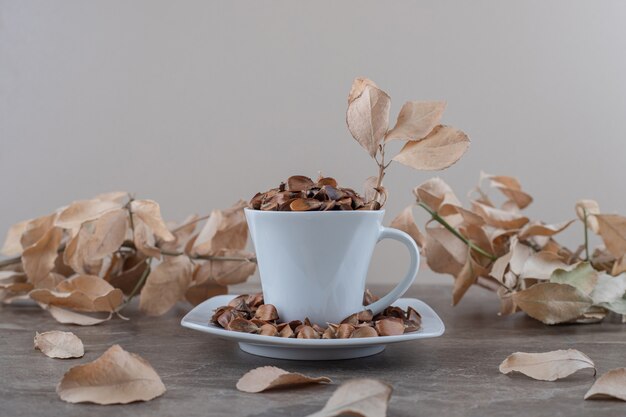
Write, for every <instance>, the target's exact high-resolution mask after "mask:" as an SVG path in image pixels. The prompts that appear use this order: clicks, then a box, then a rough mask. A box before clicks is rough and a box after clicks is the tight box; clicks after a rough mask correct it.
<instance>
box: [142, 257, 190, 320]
mask: <svg viewBox="0 0 626 417" xmlns="http://www.w3.org/2000/svg"><path fill="white" fill-rule="evenodd" d="M192 273H193V264H192V263H191V261H190V260H189V258H188V257H187V256H185V255H181V256H166V257H165V258H164V260H163V262H161V263H160V264H159V265H157V266H156V267H155V268H154V269H153V270H152V271H151V272H150V275H148V278H147V279H146V284H145V285H144V287H143V289H142V290H141V295H140V297H139V309H140V310H141V311H143V312H144V313H146V314H148V315H150V316H160V315H162V314H165V313H166V312H167V311H168V310H169V309H171V308H172V307H173V306H174V305H175V304H176V302H177V301H179V300H181V299H183V298H184V296H185V293H186V292H187V289H188V288H189V285H190V283H191V277H192Z"/></svg>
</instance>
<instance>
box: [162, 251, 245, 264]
mask: <svg viewBox="0 0 626 417" xmlns="http://www.w3.org/2000/svg"><path fill="white" fill-rule="evenodd" d="M161 254H162V255H166V256H181V255H187V254H186V253H184V252H170V251H165V250H161ZM187 256H188V257H189V258H190V259H201V260H204V261H248V262H256V258H255V257H251V258H246V257H245V256H216V255H187Z"/></svg>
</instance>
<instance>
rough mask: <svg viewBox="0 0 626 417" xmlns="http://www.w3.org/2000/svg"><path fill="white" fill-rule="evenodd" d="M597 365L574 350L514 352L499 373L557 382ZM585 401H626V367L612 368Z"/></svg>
mask: <svg viewBox="0 0 626 417" xmlns="http://www.w3.org/2000/svg"><path fill="white" fill-rule="evenodd" d="M588 368H590V369H593V375H594V376H595V375H596V366H595V364H594V363H593V361H592V360H591V358H589V356H587V355H585V354H584V353H582V352H580V351H578V350H575V349H568V350H555V351H552V352H541V353H526V352H516V353H513V354H512V355H509V356H508V357H507V358H506V359H505V360H504V361H503V362H502V363H501V364H500V372H502V373H503V374H509V373H511V372H520V373H523V374H524V375H526V376H528V377H530V378H533V379H538V380H541V381H556V380H558V379H561V378H565V377H567V376H569V375H572V374H573V373H575V372H577V371H579V370H581V369H588ZM584 398H585V400H602V399H606V398H613V399H618V400H622V401H626V368H617V369H612V370H610V371H608V372H607V373H605V374H604V375H602V376H601V377H600V378H598V379H597V380H596V381H595V382H594V384H593V385H592V386H591V388H590V389H589V391H587V393H586V394H585V397H584Z"/></svg>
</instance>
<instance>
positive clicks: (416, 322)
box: [211, 291, 422, 339]
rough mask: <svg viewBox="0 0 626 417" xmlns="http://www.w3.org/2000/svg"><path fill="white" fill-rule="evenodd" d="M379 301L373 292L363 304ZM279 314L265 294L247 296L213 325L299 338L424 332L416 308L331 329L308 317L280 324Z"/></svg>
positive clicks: (355, 318)
mask: <svg viewBox="0 0 626 417" xmlns="http://www.w3.org/2000/svg"><path fill="white" fill-rule="evenodd" d="M375 300H376V297H374V296H372V295H371V293H370V292H369V291H366V292H365V296H364V297H363V302H364V304H365V305H368V304H370V303H372V302H373V301H375ZM279 318H280V317H279V315H278V311H277V310H276V307H275V306H273V305H272V304H264V302H263V294H262V293H257V294H250V295H248V294H243V295H240V296H237V297H235V298H233V299H232V300H231V301H230V302H229V303H228V305H226V306H222V307H219V308H217V309H216V310H215V312H214V314H213V316H212V317H211V322H212V323H214V324H216V325H218V326H220V327H222V328H224V329H226V330H231V331H235V332H243V333H252V334H259V335H262V336H275V337H286V338H298V339H348V338H361V337H377V336H396V335H401V334H404V333H409V332H415V331H417V330H419V329H420V327H421V324H422V317H421V316H420V314H419V313H418V312H417V311H415V309H413V308H412V307H410V306H409V307H408V308H407V310H406V311H405V310H402V309H401V308H400V307H387V308H386V309H385V310H384V311H383V312H382V313H379V314H377V315H373V314H372V311H371V310H364V311H361V312H359V313H354V314H351V315H350V316H348V317H346V318H345V319H344V320H342V321H341V323H338V324H335V323H328V326H327V327H322V326H319V325H317V324H311V322H310V321H309V319H308V318H305V319H304V322H303V321H300V320H294V321H290V322H282V323H281V322H280V320H279Z"/></svg>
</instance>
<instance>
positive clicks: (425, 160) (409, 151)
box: [393, 125, 470, 171]
mask: <svg viewBox="0 0 626 417" xmlns="http://www.w3.org/2000/svg"><path fill="white" fill-rule="evenodd" d="M469 143H470V140H469V138H468V137H467V135H466V134H465V133H463V132H462V131H460V130H458V129H456V128H453V127H450V126H444V125H439V126H437V127H435V128H434V129H433V130H432V132H430V133H429V134H428V136H426V137H425V138H424V139H422V140H420V141H416V142H407V143H406V144H405V145H404V147H403V148H402V149H401V150H400V152H399V153H398V154H397V155H396V156H394V157H393V160H394V161H397V162H399V163H401V164H403V165H406V166H409V167H411V168H413V169H417V170H423V171H436V170H441V169H445V168H448V167H449V166H450V165H452V164H454V163H455V162H456V161H458V160H459V159H461V157H462V156H463V154H464V153H465V151H467V148H468V147H469Z"/></svg>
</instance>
